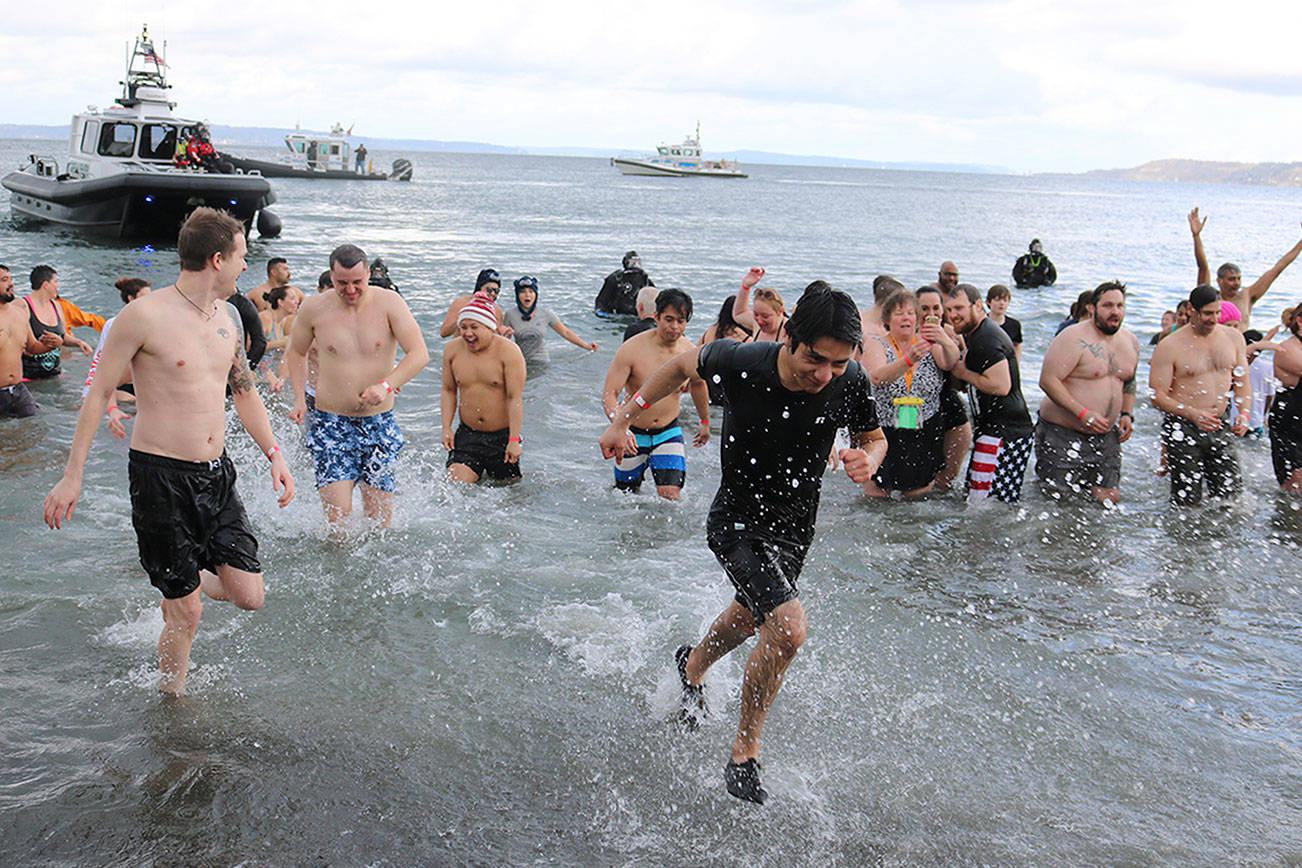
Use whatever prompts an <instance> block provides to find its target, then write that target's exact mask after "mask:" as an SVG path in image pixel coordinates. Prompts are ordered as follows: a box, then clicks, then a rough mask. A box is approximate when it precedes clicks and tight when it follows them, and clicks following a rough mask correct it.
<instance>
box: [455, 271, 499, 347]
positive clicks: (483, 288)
mask: <svg viewBox="0 0 1302 868" xmlns="http://www.w3.org/2000/svg"><path fill="white" fill-rule="evenodd" d="M501 291H502V279H501V277H499V276H498V273H497V269H494V268H485V269H484V270H483V271H481V272H479V276H478V277H476V278H475V291H474V292H472V293H470V294H469V295H462V296H458V297H457V298H456V299H454V300H453V302H452V306H451V307H449V308H448V315H447V316H445V317H444V318H443V325H442V326H441V327H440V328H439V337H441V338H450V337H452V336H453V335H454V334H456V333H457V317H459V316H461V308H463V307H465V306H466V305H467V304H468V303H469V302H470V299H472V298H474V297H475V293H480V292H484V293H487V294H488V295H489V296H490V297H492V299H493V312H494V313H496V314H497V323H498V325H497V333H498V334H509V333H508V332H507V331H506V326H505V325H503V324H502V317H503V314H502V308H501V306H499V305H498V303H497V296H498V294H499V293H500V292H501Z"/></svg>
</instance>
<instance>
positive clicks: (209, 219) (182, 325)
mask: <svg viewBox="0 0 1302 868" xmlns="http://www.w3.org/2000/svg"><path fill="white" fill-rule="evenodd" d="M246 250H247V246H246V244H245V241H244V227H243V225H241V224H240V222H239V221H238V220H236V219H234V218H233V217H231V216H230V215H229V214H227V213H226V212H224V211H216V210H213V209H211V208H196V209H195V210H194V212H193V213H191V215H190V216H189V217H188V218H186V221H185V223H184V224H183V225H182V227H181V232H180V235H179V237H178V238H177V252H178V253H179V254H180V259H181V274H180V276H179V277H177V279H176V283H175V284H174V285H173V286H169V287H167V288H166V289H162V290H158V291H157V292H154V293H151V294H150V295H148V296H145V297H144V298H141V299H139V300H138V301H136V302H133V303H132V304H129V305H127V306H126V307H124V308H123V309H122V312H121V313H120V314H118V317H117V320H116V322H115V323H114V325H113V331H112V332H110V333H109V336H108V339H107V340H106V341H105V343H104V349H103V352H102V353H101V355H100V360H99V367H98V368H97V369H96V371H95V378H94V379H93V380H92V381H91V384H90V391H89V392H88V393H87V395H86V400H85V401H84V402H83V403H82V406H81V413H80V415H79V416H78V417H77V430H76V433H75V434H74V435H73V440H72V449H71V451H70V453H69V455H68V463H67V466H66V468H65V469H64V472H63V478H62V479H60V480H59V482H58V484H56V485H55V486H54V488H53V490H51V491H50V493H49V494H48V495H47V496H46V498H45V522H46V524H48V525H49V526H50V527H52V528H59V527H61V526H62V524H63V522H64V521H67V520H69V519H71V518H72V513H73V510H74V508H75V507H76V505H77V500H78V499H79V498H80V496H81V480H82V471H83V469H84V468H85V464H86V456H87V454H88V453H89V452H90V445H91V441H92V440H93V439H94V437H95V431H96V429H97V428H98V427H99V420H100V418H101V417H102V416H103V415H104V409H105V407H107V406H108V401H109V398H110V397H111V396H112V394H113V390H114V389H115V388H117V385H118V384H119V383H121V382H122V381H123V379H124V377H125V376H126V375H127V372H128V369H129V370H130V371H131V373H132V375H133V381H134V383H135V388H136V406H137V412H136V423H135V427H134V429H133V430H132V434H131V455H130V458H129V463H128V467H127V470H128V474H129V477H130V480H131V518H132V523H133V524H134V525H135V529H136V540H137V542H138V544H139V549H140V563H141V565H142V566H143V567H144V568H145V572H147V573H148V574H149V579H150V581H151V582H153V584H154V585H155V586H156V587H157V588H158V589H159V590H160V591H161V592H162V594H163V622H164V623H163V634H162V636H161V637H160V638H159V640H158V661H159V669H160V670H161V673H162V678H161V681H160V683H159V687H160V689H161V690H162V691H163V692H165V693H171V694H180V693H184V692H185V677H186V673H187V671H188V670H189V666H190V644H191V643H192V642H193V640H194V634H195V631H196V630H198V628H199V615H200V612H201V611H202V610H203V602H202V600H201V598H200V592H202V593H204V594H207V595H208V596H209V597H210V598H212V599H214V600H224V601H228V602H231V603H234V604H235V605H236V606H238V607H239V608H241V609H248V610H251V609H257V608H258V607H260V606H261V605H262V598H263V591H262V566H261V565H260V564H259V563H258V542H257V540H256V539H254V537H253V530H252V528H251V527H250V526H249V520H248V518H247V517H246V516H245V514H244V505H243V504H242V503H241V502H240V497H239V494H238V493H237V492H236V491H235V467H234V465H233V464H232V463H231V460H230V458H228V457H227V456H226V387H227V385H229V386H230V390H231V397H232V400H233V402H234V405H235V412H236V413H238V414H239V417H240V421H241V422H242V423H243V424H244V428H245V430H247V431H248V432H249V434H250V435H251V436H252V437H253V439H254V440H255V441H257V444H258V448H260V449H261V450H262V451H263V453H264V454H265V455H266V456H267V460H268V461H269V462H270V464H271V481H272V487H273V489H274V490H276V491H278V492H280V498H279V502H280V505H281V506H282V507H284V506H286V505H287V504H288V503H289V502H290V500H292V499H293V497H294V478H293V477H292V476H291V475H290V472H289V468H288V467H287V466H286V465H285V459H284V457H283V456H282V455H281V453H280V447H279V446H277V445H276V439H275V436H274V435H273V434H272V430H271V422H270V421H269V420H268V418H267V411H266V408H265V407H263V405H262V399H261V398H260V397H259V396H258V393H257V390H256V389H254V387H253V375H252V374H251V373H250V371H249V366H248V361H247V360H246V358H245V355H244V333H243V329H242V328H241V326H240V318H239V315H238V314H237V313H236V312H235V309H234V308H233V307H231V305H230V304H229V303H227V302H224V301H220V299H223V298H225V297H226V296H228V295H230V294H231V292H233V291H234V288H235V281H236V279H237V278H239V276H240V274H241V273H242V272H243V271H244V269H245V263H244V255H245V252H246Z"/></svg>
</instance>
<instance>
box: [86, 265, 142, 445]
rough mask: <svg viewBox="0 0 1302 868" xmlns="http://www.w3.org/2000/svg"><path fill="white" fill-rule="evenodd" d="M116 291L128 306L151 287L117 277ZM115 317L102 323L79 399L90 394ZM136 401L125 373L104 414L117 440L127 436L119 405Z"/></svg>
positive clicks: (134, 393) (134, 280) (133, 389)
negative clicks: (123, 379) (97, 344)
mask: <svg viewBox="0 0 1302 868" xmlns="http://www.w3.org/2000/svg"><path fill="white" fill-rule="evenodd" d="M113 286H114V288H115V289H117V291H118V296H119V297H120V298H121V299H122V304H123V305H124V306H125V305H128V304H130V303H131V302H133V301H135V300H136V299H138V298H141V297H143V296H146V295H149V293H150V292H152V291H153V285H152V284H151V283H150V282H149V281H147V280H145V279H144V278H143V277H119V278H118V279H117V282H116V283H114V284H113ZM116 319H117V317H116V316H115V317H110V318H109V320H108V321H107V322H105V323H104V328H103V329H102V330H101V331H100V335H99V346H97V347H95V354H94V355H93V356H91V359H90V370H89V371H87V372H86V384H85V385H84V386H82V388H81V399H82V400H83V401H84V400H86V394H87V393H88V392H90V384H91V381H92V380H94V379H95V370H96V369H97V368H98V367H99V355H100V353H102V352H104V342H105V341H106V340H107V339H108V333H109V329H111V328H112V327H113V322H114V320H116ZM135 400H136V390H135V388H134V387H133V386H132V384H131V376H130V372H129V371H128V372H127V381H126V382H125V383H121V384H119V385H118V388H117V389H115V390H114V391H113V394H112V395H110V396H109V402H108V409H107V410H105V411H104V412H105V414H106V415H107V416H108V420H109V431H112V432H113V436H114V437H116V438H118V439H119V440H121V439H123V438H124V437H126V436H127V428H126V425H125V424H124V421H125V420H126V418H127V413H126V412H125V411H124V410H123V409H122V408H121V407H120V406H119V405H120V404H131V403H133V402H134V401H135Z"/></svg>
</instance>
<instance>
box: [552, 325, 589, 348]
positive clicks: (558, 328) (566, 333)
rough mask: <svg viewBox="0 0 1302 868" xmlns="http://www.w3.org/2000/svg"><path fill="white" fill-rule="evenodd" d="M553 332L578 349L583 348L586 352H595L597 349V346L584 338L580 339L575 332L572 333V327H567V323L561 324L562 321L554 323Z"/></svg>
mask: <svg viewBox="0 0 1302 868" xmlns="http://www.w3.org/2000/svg"><path fill="white" fill-rule="evenodd" d="M552 330H553V331H555V332H556V334H558V335H560V336H561V337H563V338H565V340H567V341H569V342H570V343H572V344H574V345H575V346H576V347H582V348H583V349H585V350H595V349H596V348H597V345H596V344H590V343H588V342H587V341H585V340H584V339H583V338H581V337H579V336H578V335H576V334H575V333H574V332H573V331H571V330H570V327H569V326H567V325H566V324H565V323H563V322H561V321H560V320H556V321H555V322H553V323H552Z"/></svg>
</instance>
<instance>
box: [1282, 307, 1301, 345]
mask: <svg viewBox="0 0 1302 868" xmlns="http://www.w3.org/2000/svg"><path fill="white" fill-rule="evenodd" d="M1284 325H1285V326H1287V327H1288V330H1289V331H1291V332H1292V333H1293V335H1294V337H1302V304H1299V305H1298V306H1297V307H1294V308H1289V309H1288V310H1286V311H1284Z"/></svg>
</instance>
